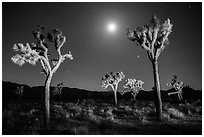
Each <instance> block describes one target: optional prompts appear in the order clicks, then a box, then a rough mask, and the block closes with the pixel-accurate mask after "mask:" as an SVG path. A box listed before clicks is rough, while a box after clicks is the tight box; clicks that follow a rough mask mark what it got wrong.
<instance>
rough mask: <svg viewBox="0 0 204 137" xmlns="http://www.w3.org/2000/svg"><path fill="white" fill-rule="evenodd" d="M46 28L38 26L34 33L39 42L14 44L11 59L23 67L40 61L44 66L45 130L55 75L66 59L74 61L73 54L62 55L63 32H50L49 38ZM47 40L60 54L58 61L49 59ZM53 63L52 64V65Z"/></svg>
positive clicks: (48, 118)
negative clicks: (51, 85) (51, 87)
mask: <svg viewBox="0 0 204 137" xmlns="http://www.w3.org/2000/svg"><path fill="white" fill-rule="evenodd" d="M43 33H44V27H42V26H40V25H38V26H37V29H36V30H34V31H33V35H34V37H35V39H36V40H37V41H36V43H26V44H22V43H18V44H14V46H13V50H14V51H15V52H19V53H17V54H16V55H15V56H13V57H12V58H11V60H12V61H13V62H14V63H15V64H17V65H19V66H22V65H23V64H24V63H26V62H27V63H30V64H32V65H35V64H36V63H37V62H38V61H40V63H41V66H42V73H44V74H45V77H46V78H45V128H49V127H48V126H49V122H50V83H51V79H52V76H53V74H54V73H55V72H56V71H57V69H58V68H59V66H60V64H61V63H62V62H63V61H64V60H65V59H66V58H69V59H70V60H72V59H73V57H72V54H71V52H68V53H67V54H64V55H62V53H61V48H62V46H63V45H64V43H65V42H66V37H65V36H63V35H62V32H61V31H60V30H58V29H54V30H53V32H52V34H51V33H50V32H48V33H47V37H45V35H44V34H43ZM45 39H47V40H48V41H49V42H51V43H54V46H55V49H56V51H57V53H58V58H57V59H52V60H50V59H49V54H48V45H47V43H46V41H45ZM50 61H51V63H52V64H51V63H50Z"/></svg>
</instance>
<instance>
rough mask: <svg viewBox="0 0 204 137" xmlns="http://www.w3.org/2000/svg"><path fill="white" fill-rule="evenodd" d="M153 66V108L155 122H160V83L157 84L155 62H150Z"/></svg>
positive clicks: (156, 63) (157, 67) (157, 68)
mask: <svg viewBox="0 0 204 137" xmlns="http://www.w3.org/2000/svg"><path fill="white" fill-rule="evenodd" d="M152 65H153V75H154V87H155V95H156V96H155V99H154V102H155V107H156V114H157V120H158V121H160V120H162V100H161V92H160V82H159V66H158V62H157V61H152Z"/></svg>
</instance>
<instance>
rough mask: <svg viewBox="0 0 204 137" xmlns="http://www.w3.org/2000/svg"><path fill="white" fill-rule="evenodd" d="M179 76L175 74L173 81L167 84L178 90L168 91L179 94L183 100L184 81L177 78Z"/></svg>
mask: <svg viewBox="0 0 204 137" xmlns="http://www.w3.org/2000/svg"><path fill="white" fill-rule="evenodd" d="M177 78H178V77H177V76H176V75H174V78H173V79H172V80H171V83H167V86H172V87H173V88H174V89H175V90H176V92H171V93H168V95H169V96H170V95H172V94H177V95H178V98H179V100H183V96H182V92H183V82H179V81H178V80H177Z"/></svg>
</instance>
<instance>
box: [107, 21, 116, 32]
mask: <svg viewBox="0 0 204 137" xmlns="http://www.w3.org/2000/svg"><path fill="white" fill-rule="evenodd" d="M115 30H116V25H115V24H114V23H110V24H108V31H110V32H114V31H115Z"/></svg>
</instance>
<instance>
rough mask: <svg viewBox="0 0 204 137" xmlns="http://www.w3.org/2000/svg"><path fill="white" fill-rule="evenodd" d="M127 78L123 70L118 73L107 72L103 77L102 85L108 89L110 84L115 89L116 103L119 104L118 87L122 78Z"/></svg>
mask: <svg viewBox="0 0 204 137" xmlns="http://www.w3.org/2000/svg"><path fill="white" fill-rule="evenodd" d="M124 78H125V75H124V74H123V72H117V73H113V72H110V73H107V74H106V75H105V76H104V77H103V78H102V83H101V87H102V88H104V89H107V88H108V86H110V87H111V88H112V89H113V91H114V97H115V104H116V105H117V89H118V84H119V82H120V81H122V79H124Z"/></svg>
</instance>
